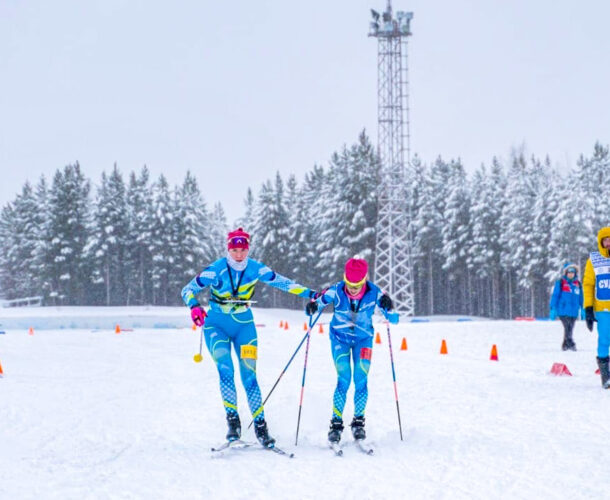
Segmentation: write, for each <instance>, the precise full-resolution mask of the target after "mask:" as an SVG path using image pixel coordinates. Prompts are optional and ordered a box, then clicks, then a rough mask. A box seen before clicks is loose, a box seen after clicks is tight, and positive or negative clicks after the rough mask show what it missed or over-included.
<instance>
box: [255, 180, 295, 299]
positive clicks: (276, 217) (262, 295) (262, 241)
mask: <svg viewBox="0 0 610 500" xmlns="http://www.w3.org/2000/svg"><path fill="white" fill-rule="evenodd" d="M257 205H258V206H257V211H256V219H255V224H254V231H253V233H254V234H256V235H257V239H256V241H257V244H256V256H257V258H258V259H259V260H261V261H262V262H264V263H265V264H267V265H268V266H269V267H271V268H272V269H273V270H274V271H276V272H278V273H280V274H284V275H288V276H290V277H292V272H291V268H292V263H291V258H292V256H291V251H290V242H289V239H288V238H289V232H290V228H289V224H290V219H289V216H288V210H287V207H286V199H285V191H284V181H283V180H282V177H281V176H280V174H279V172H278V173H277V174H276V176H275V184H274V185H272V184H271V182H270V181H267V182H265V183H264V184H263V186H262V188H261V191H260V194H259V198H258V204H257ZM257 295H258V300H259V302H261V303H262V304H267V305H272V307H283V306H285V305H289V304H290V302H291V301H290V298H289V297H288V296H286V297H282V295H283V294H282V293H281V292H279V291H274V290H271V289H270V288H269V287H264V288H262V289H261V290H258V291H257Z"/></svg>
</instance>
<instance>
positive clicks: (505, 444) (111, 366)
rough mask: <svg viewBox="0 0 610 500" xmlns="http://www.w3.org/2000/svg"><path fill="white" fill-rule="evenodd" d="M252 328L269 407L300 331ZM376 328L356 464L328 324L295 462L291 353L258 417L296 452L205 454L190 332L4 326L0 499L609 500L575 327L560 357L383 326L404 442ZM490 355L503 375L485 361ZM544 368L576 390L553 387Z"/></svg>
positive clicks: (588, 355)
mask: <svg viewBox="0 0 610 500" xmlns="http://www.w3.org/2000/svg"><path fill="white" fill-rule="evenodd" d="M89 312H90V313H91V314H95V313H94V312H93V313H92V311H89ZM15 314H16V313H15ZM184 314H185V315H188V311H186V310H184ZM255 317H256V322H257V323H259V324H264V325H265V326H260V327H259V364H258V373H259V382H260V384H261V389H262V392H263V395H266V394H267V392H268V391H269V389H270V388H271V386H272V385H273V383H274V382H275V380H276V378H277V377H278V375H279V374H280V372H281V371H282V369H283V368H284V366H285V364H286V362H287V361H288V359H289V358H290V356H291V354H292V353H293V351H294V349H295V348H296V346H297V345H298V344H299V342H300V340H301V338H302V337H303V334H304V332H303V321H304V316H303V315H302V314H299V313H298V312H294V311H281V310H256V311H255ZM187 318H188V316H187ZM328 319H329V317H328V316H324V317H323V321H324V322H325V323H326V322H327V321H328ZM280 320H288V321H289V322H290V326H291V328H290V329H289V330H283V329H280V328H279V327H278V324H279V321H280ZM0 322H2V318H0ZM378 330H379V332H380V333H381V334H382V335H381V338H382V344H381V345H375V347H374V354H373V363H372V366H371V372H370V378H369V393H370V396H369V403H368V408H367V413H366V417H367V420H366V426H367V432H368V437H369V439H368V441H369V442H370V443H371V444H372V445H373V446H374V447H375V454H374V455H373V456H366V455H364V454H362V453H359V452H358V451H357V450H356V449H355V448H354V446H353V445H351V443H350V438H349V430H348V429H346V432H345V433H344V440H345V442H346V447H345V453H344V456H343V457H335V456H334V455H333V453H332V451H331V450H329V449H328V448H327V445H326V432H327V427H328V420H329V418H330V416H331V401H332V393H333V390H334V386H335V372H334V368H333V364H332V360H331V355H330V349H329V341H328V334H327V329H326V326H325V333H324V334H320V333H318V329H317V328H315V333H314V334H312V340H311V345H310V352H309V361H308V367H307V381H306V388H305V396H304V402H303V412H302V418H301V428H300V433H299V444H298V446H297V447H295V446H294V441H295V430H296V423H297V413H298V404H299V394H300V388H301V378H302V373H303V372H302V370H303V359H304V350H305V349H304V347H303V349H302V350H301V352H299V354H298V355H297V357H296V358H295V360H294V362H293V364H292V365H291V366H290V368H289V369H288V371H287V373H286V374H285V375H284V377H283V378H282V380H281V381H280V383H279V385H278V387H277V388H276V390H275V392H274V393H273V395H272V396H271V398H270V400H269V401H268V403H267V405H266V408H265V411H266V414H267V420H268V422H269V428H270V431H271V434H272V435H274V436H275V437H276V438H277V441H278V445H280V446H282V447H284V448H285V449H286V450H289V451H294V452H295V454H296V457H295V458H293V459H287V458H284V457H281V456H279V455H276V454H274V453H270V452H267V451H264V450H261V449H254V448H251V449H247V450H234V451H231V452H230V453H228V454H227V455H225V456H223V457H213V456H212V454H211V453H210V451H209V449H210V447H211V446H216V445H218V444H220V443H221V442H222V441H223V438H224V434H225V432H226V426H225V421H224V412H223V409H222V405H221V399H220V395H219V391H218V376H217V373H216V369H215V367H214V365H213V363H212V362H211V360H210V356H209V354H208V353H207V352H204V355H203V362H202V363H199V364H197V363H194V362H193V355H194V354H196V353H197V352H198V350H199V332H195V331H192V330H190V329H188V328H184V329H137V328H136V329H135V330H134V331H133V332H124V333H121V334H118V335H117V334H115V333H114V331H113V330H112V329H107V330H98V329H93V330H92V329H82V328H81V329H63V330H44V331H43V330H35V332H34V335H28V332H27V330H26V329H20V330H11V329H9V330H7V332H6V334H4V335H0V363H1V364H2V367H3V369H4V378H1V379H0V498H1V499H11V500H12V499H55V498H56V499H62V500H63V499H79V500H80V499H89V498H90V499H115V498H116V499H132V498H133V499H136V498H137V499H139V498H142V499H191V498H192V499H207V498H209V499H225V498H226V499H229V498H231V499H235V498H237V499H242V498H243V499H249V500H251V499H259V498H265V499H266V498H275V499H284V498H295V499H322V498H350V499H351V498H357V499H369V498H370V499H373V498H374V499H379V498H422V499H423V498H425V499H429V498H536V499H540V498H545V499H546V498H566V499H576V498H598V497H600V496H603V494H604V492H605V491H607V489H608V485H609V484H610V475H609V466H608V464H609V463H610V452H609V451H608V436H610V419H609V418H608V415H610V391H603V390H602V389H601V387H600V382H599V376H598V375H595V374H594V371H595V369H596V366H595V343H596V337H595V335H593V334H590V333H589V332H588V331H586V329H585V328H584V324H583V323H582V322H578V323H577V325H576V332H575V340H576V343H577V345H578V348H579V350H578V352H567V353H564V352H562V351H561V350H560V349H559V346H560V345H561V325H560V324H559V322H516V321H478V322H430V323H415V324H413V323H404V324H400V325H398V326H393V327H392V343H393V348H394V360H395V365H396V375H397V380H398V391H399V397H400V410H401V414H402V425H403V432H404V441H402V442H401V441H400V438H399V433H398V423H397V416H396V404H395V400H394V392H393V387H392V375H391V367H390V358H389V354H388V342H387V334H386V331H385V326H384V325H380V326H379V328H378ZM403 337H406V339H407V343H408V350H407V351H406V352H405V351H400V350H399V348H400V344H401V341H402V338H403ZM442 339H446V341H447V346H448V349H449V354H448V355H446V356H441V355H440V354H439V349H440V346H441V341H442ZM492 344H497V346H498V354H499V358H500V360H499V361H498V362H493V361H490V360H489V354H490V350H491V346H492ZM554 362H563V363H566V364H567V366H568V368H569V369H570V371H571V372H572V374H573V376H572V377H555V376H552V375H549V370H550V368H551V365H552V364H553V363H554ZM237 379H238V380H237V385H238V390H239V401H240V408H241V415H242V423H243V426H244V429H245V427H246V426H247V424H248V422H249V418H248V416H249V415H248V412H247V410H246V407H247V405H246V402H245V394H244V393H243V390H242V389H241V387H240V382H239V376H238V375H237ZM352 391H353V387H352V389H350V398H351V395H352ZM351 416H352V404H351V402H350V403H348V406H347V408H346V411H345V419H346V420H348V422H349V420H351ZM244 434H245V436H244V437H245V438H246V439H248V440H252V439H254V436H253V432H252V430H249V431H246V432H245V433H244Z"/></svg>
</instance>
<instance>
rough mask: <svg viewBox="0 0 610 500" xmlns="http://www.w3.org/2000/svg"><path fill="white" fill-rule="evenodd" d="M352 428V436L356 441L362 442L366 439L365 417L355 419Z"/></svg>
mask: <svg viewBox="0 0 610 500" xmlns="http://www.w3.org/2000/svg"><path fill="white" fill-rule="evenodd" d="M350 427H351V428H352V436H354V439H355V440H356V441H362V440H363V439H365V438H366V431H365V430H364V417H354V419H353V420H352V423H351V424H350Z"/></svg>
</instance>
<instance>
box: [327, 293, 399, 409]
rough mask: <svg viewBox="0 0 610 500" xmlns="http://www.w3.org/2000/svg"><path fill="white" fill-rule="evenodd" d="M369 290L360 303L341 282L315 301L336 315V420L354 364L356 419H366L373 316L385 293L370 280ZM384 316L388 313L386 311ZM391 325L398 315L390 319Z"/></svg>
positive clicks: (332, 324)
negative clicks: (350, 295) (351, 296)
mask: <svg viewBox="0 0 610 500" xmlns="http://www.w3.org/2000/svg"><path fill="white" fill-rule="evenodd" d="M365 287H366V291H365V293H364V295H363V296H362V298H361V299H360V300H353V299H350V298H349V297H348V295H347V293H346V292H345V282H344V281H340V282H339V283H336V284H334V285H333V286H331V287H330V288H328V289H327V290H325V291H324V293H323V294H322V295H321V296H320V297H318V298H317V299H316V302H318V305H320V306H322V307H325V306H326V305H328V304H331V303H332V304H333V306H334V308H335V313H334V315H333V318H332V320H331V322H330V335H329V337H330V348H331V352H332V356H333V360H334V362H335V369H336V370H337V387H336V388H335V393H334V396H333V417H335V418H337V417H338V418H341V419H342V418H343V409H344V408H345V401H346V396H347V390H348V388H349V385H350V382H351V378H352V372H351V363H350V356H351V360H352V361H353V363H354V387H355V391H354V416H355V417H360V416H364V410H365V408H366V402H367V399H368V394H369V393H368V387H367V378H368V373H369V368H370V366H371V356H372V353H373V336H374V334H375V330H374V328H373V314H374V313H375V308H376V307H378V308H379V309H380V310H381V311H383V309H381V307H380V305H379V300H380V299H381V297H382V296H383V292H382V291H381V290H380V289H379V287H377V285H375V284H374V283H371V282H370V281H367V282H366V284H365ZM384 313H385V312H384ZM389 317H390V318H391V321H392V322H397V321H398V315H397V314H392V315H390V316H389Z"/></svg>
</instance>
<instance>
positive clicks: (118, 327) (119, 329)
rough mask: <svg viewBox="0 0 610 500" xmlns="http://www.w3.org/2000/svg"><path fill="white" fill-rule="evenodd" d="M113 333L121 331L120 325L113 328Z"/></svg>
mask: <svg viewBox="0 0 610 500" xmlns="http://www.w3.org/2000/svg"><path fill="white" fill-rule="evenodd" d="M114 333H121V327H120V326H119V325H117V326H116V328H115V329H114Z"/></svg>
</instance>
